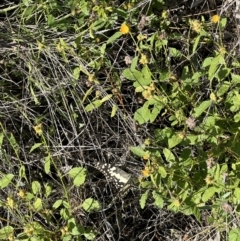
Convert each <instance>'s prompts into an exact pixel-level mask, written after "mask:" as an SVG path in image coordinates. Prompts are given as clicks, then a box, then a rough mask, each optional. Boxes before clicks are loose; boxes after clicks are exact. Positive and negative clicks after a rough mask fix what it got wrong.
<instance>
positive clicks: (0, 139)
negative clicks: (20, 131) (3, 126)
mask: <svg viewBox="0 0 240 241" xmlns="http://www.w3.org/2000/svg"><path fill="white" fill-rule="evenodd" d="M3 138H4V134H3V133H2V132H1V133H0V148H1V147H2V143H3Z"/></svg>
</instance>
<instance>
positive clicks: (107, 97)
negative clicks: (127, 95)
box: [100, 94, 112, 103]
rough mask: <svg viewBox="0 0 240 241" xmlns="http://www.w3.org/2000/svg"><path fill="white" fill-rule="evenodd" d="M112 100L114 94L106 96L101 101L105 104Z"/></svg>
mask: <svg viewBox="0 0 240 241" xmlns="http://www.w3.org/2000/svg"><path fill="white" fill-rule="evenodd" d="M111 98H112V94H110V95H106V96H104V97H103V98H102V99H101V100H100V101H101V103H104V102H105V101H107V100H110V99H111Z"/></svg>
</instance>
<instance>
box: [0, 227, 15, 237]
mask: <svg viewBox="0 0 240 241" xmlns="http://www.w3.org/2000/svg"><path fill="white" fill-rule="evenodd" d="M13 232H14V228H13V227H12V226H5V227H4V228H1V229H0V239H1V240H9V237H10V236H11V235H12V234H13Z"/></svg>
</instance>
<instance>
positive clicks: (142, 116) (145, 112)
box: [134, 105, 150, 125]
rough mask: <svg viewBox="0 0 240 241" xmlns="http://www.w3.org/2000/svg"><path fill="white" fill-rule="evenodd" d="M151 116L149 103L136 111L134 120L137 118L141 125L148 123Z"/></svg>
mask: <svg viewBox="0 0 240 241" xmlns="http://www.w3.org/2000/svg"><path fill="white" fill-rule="evenodd" d="M149 117H150V110H149V109H148V106H147V105H144V106H143V107H141V108H139V109H138V110H136V112H135V113H134V120H136V121H137V122H138V123H139V124H140V125H142V124H144V123H146V122H147V121H148V120H149Z"/></svg>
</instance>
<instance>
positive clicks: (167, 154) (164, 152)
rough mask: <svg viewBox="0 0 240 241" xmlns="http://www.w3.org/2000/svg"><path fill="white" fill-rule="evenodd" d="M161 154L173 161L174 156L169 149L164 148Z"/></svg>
mask: <svg viewBox="0 0 240 241" xmlns="http://www.w3.org/2000/svg"><path fill="white" fill-rule="evenodd" d="M163 154H164V156H165V158H166V160H167V161H168V162H172V161H175V156H174V155H173V154H172V152H171V151H170V150H169V149H167V148H164V149H163Z"/></svg>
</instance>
